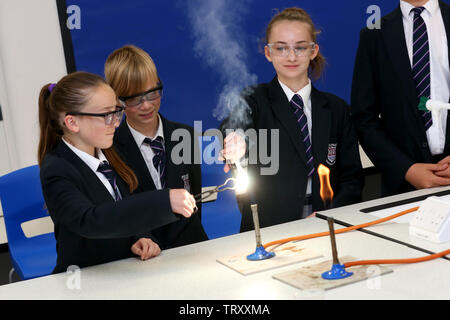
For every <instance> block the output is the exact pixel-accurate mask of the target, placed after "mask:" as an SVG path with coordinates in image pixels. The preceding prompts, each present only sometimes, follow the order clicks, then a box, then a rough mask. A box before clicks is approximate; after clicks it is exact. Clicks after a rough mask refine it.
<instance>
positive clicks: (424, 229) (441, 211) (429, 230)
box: [409, 196, 450, 243]
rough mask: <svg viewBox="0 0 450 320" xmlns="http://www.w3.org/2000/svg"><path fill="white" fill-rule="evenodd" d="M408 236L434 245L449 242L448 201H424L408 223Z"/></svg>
mask: <svg viewBox="0 0 450 320" xmlns="http://www.w3.org/2000/svg"><path fill="white" fill-rule="evenodd" d="M409 234H410V235H413V236H416V237H418V238H421V239H425V240H428V241H432V242H436V243H444V242H447V241H450V201H446V200H442V199H440V198H439V197H435V196H432V197H428V198H427V199H425V200H424V201H423V203H422V205H421V206H420V207H419V209H418V211H417V213H416V214H415V215H414V217H413V218H412V219H411V221H410V223H409Z"/></svg>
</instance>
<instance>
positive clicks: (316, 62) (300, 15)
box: [265, 7, 326, 80]
mask: <svg viewBox="0 0 450 320" xmlns="http://www.w3.org/2000/svg"><path fill="white" fill-rule="evenodd" d="M286 20H287V21H299V22H303V23H306V24H307V25H308V26H309V29H310V35H311V38H312V41H313V42H314V43H317V35H318V34H320V31H319V30H317V29H316V27H315V26H314V23H313V22H312V20H311V17H310V16H309V15H308V13H307V12H306V11H305V10H303V9H300V8H295V7H294V8H287V9H284V10H283V11H281V12H278V13H277V14H276V15H275V16H273V17H272V19H271V20H270V22H269V24H268V25H267V28H266V38H265V40H266V43H269V38H270V33H271V32H272V28H273V26H274V24H276V23H277V22H280V21H286ZM325 65H326V60H325V57H324V56H323V55H322V54H321V53H320V52H319V53H318V54H317V56H316V57H315V58H314V59H313V60H312V61H311V63H310V66H309V74H310V75H311V77H312V78H313V79H314V80H317V79H319V78H320V76H321V75H322V72H323V70H324V69H325Z"/></svg>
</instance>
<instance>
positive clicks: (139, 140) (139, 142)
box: [127, 114, 164, 146]
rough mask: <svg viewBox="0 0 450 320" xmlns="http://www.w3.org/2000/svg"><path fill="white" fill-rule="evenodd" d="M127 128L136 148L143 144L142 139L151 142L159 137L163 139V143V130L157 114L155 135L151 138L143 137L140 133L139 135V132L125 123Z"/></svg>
mask: <svg viewBox="0 0 450 320" xmlns="http://www.w3.org/2000/svg"><path fill="white" fill-rule="evenodd" d="M127 126H128V128H129V129H130V132H131V135H132V136H133V138H134V140H135V141H136V143H137V145H138V146H141V145H142V144H143V143H144V139H145V138H150V139H151V140H154V139H155V138H156V137H161V138H163V141H164V130H163V123H162V120H161V117H160V116H159V114H158V129H157V130H156V134H155V136H153V137H147V136H145V135H143V134H142V133H140V132H139V131H137V130H136V129H133V128H132V127H131V126H130V124H129V123H128V121H127Z"/></svg>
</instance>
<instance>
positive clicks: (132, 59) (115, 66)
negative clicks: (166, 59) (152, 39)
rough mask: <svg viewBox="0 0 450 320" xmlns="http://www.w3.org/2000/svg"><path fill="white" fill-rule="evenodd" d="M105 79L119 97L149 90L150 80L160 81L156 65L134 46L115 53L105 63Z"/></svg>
mask: <svg viewBox="0 0 450 320" xmlns="http://www.w3.org/2000/svg"><path fill="white" fill-rule="evenodd" d="M105 78H106V81H107V82H108V83H109V85H110V86H111V87H112V88H113V89H114V91H115V92H116V94H117V95H118V96H130V95H133V94H136V93H139V92H140V91H143V90H147V89H148V88H146V87H145V86H146V85H147V82H148V80H149V79H156V80H157V81H159V77H158V72H157V71H156V66H155V63H154V62H153V60H152V58H151V57H150V56H149V55H148V53H147V52H145V51H144V50H142V49H141V48H138V47H136V46H133V45H126V46H124V47H122V48H119V49H116V50H115V51H113V52H112V53H111V54H110V55H109V56H108V58H107V59H106V62H105Z"/></svg>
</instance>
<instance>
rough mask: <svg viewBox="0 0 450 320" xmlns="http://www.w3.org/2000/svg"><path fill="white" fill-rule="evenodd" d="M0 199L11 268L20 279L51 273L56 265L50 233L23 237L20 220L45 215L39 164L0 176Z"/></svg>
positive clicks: (23, 220) (10, 277) (53, 240)
mask: <svg viewBox="0 0 450 320" xmlns="http://www.w3.org/2000/svg"><path fill="white" fill-rule="evenodd" d="M0 201H1V205H2V209H3V217H4V219H5V227H6V235H7V237H8V246H9V253H10V256H11V260H12V265H13V269H12V270H11V272H10V275H9V280H10V282H12V274H13V272H14V271H15V272H16V273H17V274H18V275H19V277H20V278H21V279H22V280H27V279H32V278H36V277H40V276H45V275H48V274H50V273H52V271H53V269H54V268H55V265H56V240H55V236H54V233H53V232H51V233H46V234H41V235H38V236H35V237H31V238H27V237H26V235H25V233H24V232H23V230H22V227H21V224H22V223H24V222H27V221H30V220H34V219H38V218H42V217H46V216H48V213H47V210H46V209H45V207H44V206H45V204H44V198H43V196H42V189H41V182H40V177H39V167H38V166H37V165H34V166H30V167H26V168H23V169H19V170H16V171H13V172H11V173H8V174H5V175H3V176H1V177H0Z"/></svg>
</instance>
